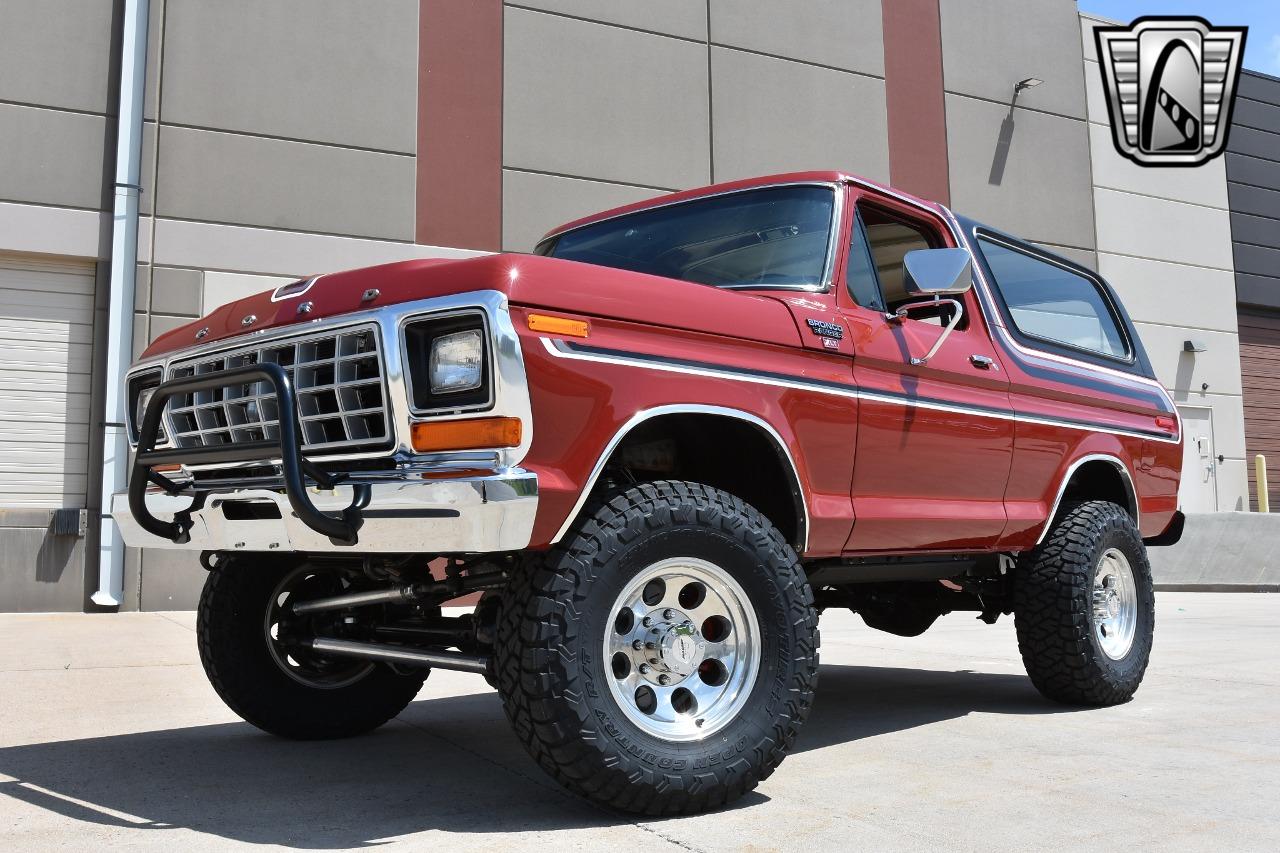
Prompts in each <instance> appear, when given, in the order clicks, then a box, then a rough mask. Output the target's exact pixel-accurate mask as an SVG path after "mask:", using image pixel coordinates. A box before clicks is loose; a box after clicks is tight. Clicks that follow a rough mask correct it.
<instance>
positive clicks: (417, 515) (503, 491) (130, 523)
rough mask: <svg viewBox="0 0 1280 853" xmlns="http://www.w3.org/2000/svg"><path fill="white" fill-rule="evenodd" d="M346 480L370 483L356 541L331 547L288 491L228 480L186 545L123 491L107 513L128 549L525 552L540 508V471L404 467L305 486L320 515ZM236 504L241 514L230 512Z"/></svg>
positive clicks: (196, 519)
mask: <svg viewBox="0 0 1280 853" xmlns="http://www.w3.org/2000/svg"><path fill="white" fill-rule="evenodd" d="M353 484H367V485H368V486H369V488H370V499H369V504H368V506H367V507H365V508H364V509H363V510H362V513H361V514H362V516H363V519H364V521H363V524H362V526H361V527H360V531H359V534H360V535H359V542H358V543H357V544H355V545H335V544H334V543H333V542H331V541H330V540H329V539H328V538H327V537H326V536H324V535H322V534H319V533H317V532H316V531H314V530H312V529H311V528H310V527H308V526H306V525H305V524H303V523H302V521H301V520H300V519H298V517H297V516H295V515H294V514H293V510H292V508H291V507H290V505H289V498H288V496H287V495H285V494H284V493H283V492H282V491H280V490H279V489H278V488H272V487H271V485H272V484H269V483H264V484H262V485H260V486H257V485H255V486H252V487H247V488H246V487H242V486H241V487H237V486H229V487H228V488H227V490H226V491H216V490H215V491H214V492H212V493H211V494H209V495H208V497H207V498H206V499H205V501H204V504H203V506H202V507H201V508H200V509H199V510H197V511H195V512H193V513H192V514H191V519H192V525H191V529H190V541H189V542H186V543H183V544H175V543H174V542H172V541H170V540H168V539H163V538H161V537H159V536H153V535H151V534H150V533H147V532H146V531H145V530H143V529H142V528H141V526H139V525H138V523H137V522H136V521H135V520H134V518H133V515H132V513H131V512H130V511H129V498H128V494H127V493H124V492H120V493H117V494H116V495H114V496H113V498H112V502H111V515H112V517H113V518H115V520H116V522H117V523H118V524H119V525H120V532H121V534H122V535H123V536H124V540H125V542H126V543H128V544H129V545H130V546H132V547H135V548H168V549H177V550H188V551H228V552H235V551H264V552H272V551H276V552H284V551H300V552H304V553H340V554H365V553H396V554H411V553H430V554H440V553H463V552H494V551H518V550H521V549H523V548H526V547H528V545H529V538H530V536H531V535H532V533H533V522H534V517H535V516H536V514H537V510H538V478H537V475H536V474H533V473H532V472H529V471H525V470H523V469H520V468H514V469H510V470H508V471H506V472H504V473H502V474H498V475H495V476H490V477H469V478H457V479H442V480H424V479H423V478H422V477H421V475H418V474H415V473H411V472H403V471H393V472H381V473H379V474H374V475H371V476H363V475H360V476H353V477H352V478H351V479H350V480H347V481H345V482H344V483H343V484H342V485H339V486H338V487H337V488H335V489H333V490H332V491H321V490H319V489H316V488H313V489H311V490H310V492H311V499H312V501H313V502H314V503H315V505H316V507H317V508H318V509H320V510H321V511H324V512H326V513H329V514H332V513H336V512H341V510H342V509H343V508H345V507H346V506H348V505H349V504H350V503H351V500H352V491H353V489H352V485H353ZM146 502H147V508H148V509H149V510H150V511H151V512H153V513H154V514H156V515H158V516H160V517H162V518H165V519H166V520H168V518H169V517H170V516H172V514H173V513H175V512H180V511H182V510H185V509H187V508H188V507H189V506H190V505H191V498H190V497H188V496H186V495H181V494H180V495H169V494H166V493H164V492H162V491H159V490H152V491H148V493H147V496H146ZM273 507H274V509H273ZM241 508H242V509H244V510H245V511H244V512H235V510H236V509H241ZM229 509H230V510H231V512H228V510H229ZM262 510H266V512H263V511H262ZM229 516H242V517H229ZM243 516H253V517H243ZM262 516H267V517H262ZM271 516H278V517H271Z"/></svg>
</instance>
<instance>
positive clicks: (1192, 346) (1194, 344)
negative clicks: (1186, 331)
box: [1182, 340, 1209, 352]
mask: <svg viewBox="0 0 1280 853" xmlns="http://www.w3.org/2000/svg"><path fill="white" fill-rule="evenodd" d="M1208 348H1209V347H1207V346H1205V344H1204V342H1203V341H1192V340H1186V341H1183V342H1182V351H1183V352H1204V351H1205V350H1207V349H1208Z"/></svg>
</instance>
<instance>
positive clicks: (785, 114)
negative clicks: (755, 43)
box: [711, 47, 889, 182]
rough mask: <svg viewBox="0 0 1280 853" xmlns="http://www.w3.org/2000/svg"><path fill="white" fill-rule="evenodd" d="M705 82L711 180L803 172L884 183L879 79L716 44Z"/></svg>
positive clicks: (881, 84) (882, 95) (884, 146)
mask: <svg viewBox="0 0 1280 853" xmlns="http://www.w3.org/2000/svg"><path fill="white" fill-rule="evenodd" d="M711 80H712V91H713V92H714V98H715V102H714V104H713V110H712V113H713V117H714V120H715V133H714V134H713V136H714V145H715V148H714V154H715V179H716V180H717V181H730V180H734V179H736V178H746V177H751V176H753V175H766V174H770V173H776V172H791V171H802V170H807V169H847V170H849V171H852V172H855V173H857V174H860V175H865V176H866V177H869V178H874V179H876V180H879V181H886V182H887V181H888V180H889V143H888V134H889V131H888V118H887V113H886V106H885V89H884V81H883V80H879V79H877V78H874V77H866V76H864V75H861V74H852V73H849V72H847V71H835V70H832V69H829V68H820V67H818V66H816V65H805V64H802V63H799V62H791V61H788V60H785V59H774V58H772V57H768V56H760V55H758V54H752V53H744V52H742V51H739V50H730V49H728V48H721V47H714V48H712V50H711ZM832 104H839V105H840V108H839V109H832Z"/></svg>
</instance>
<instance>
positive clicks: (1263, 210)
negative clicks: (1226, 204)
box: [1227, 183, 1280, 219]
mask: <svg viewBox="0 0 1280 853" xmlns="http://www.w3.org/2000/svg"><path fill="white" fill-rule="evenodd" d="M1227 195H1228V197H1229V198H1230V199H1231V212H1232V213H1249V214H1252V215H1254V216H1267V217H1270V218H1272V219H1280V189H1275V190H1269V189H1264V188H1262V187H1247V186H1245V185H1243V184H1236V183H1228V184H1227Z"/></svg>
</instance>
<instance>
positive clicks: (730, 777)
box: [494, 480, 819, 816]
mask: <svg viewBox="0 0 1280 853" xmlns="http://www.w3.org/2000/svg"><path fill="white" fill-rule="evenodd" d="M583 518H584V521H583V522H581V523H580V524H579V526H578V527H577V528H576V529H575V530H573V531H571V532H570V533H568V534H567V535H566V536H565V537H564V539H563V540H562V542H561V543H560V544H559V545H557V546H556V547H554V548H552V549H551V550H550V551H549V552H547V553H546V554H545V555H530V559H528V560H527V561H526V562H525V564H524V565H523V566H522V567H521V568H520V570H518V571H517V572H516V573H515V575H514V577H513V578H512V580H511V582H510V585H509V587H508V589H507V597H506V600H505V602H504V605H503V608H502V611H501V614H500V617H499V622H498V630H497V642H496V647H495V650H494V651H495V653H494V665H495V675H496V680H497V683H498V690H499V693H500V694H501V696H502V701H503V707H504V709H505V710H506V714H507V717H508V718H509V719H510V721H511V724H512V726H513V727H514V729H515V732H516V736H517V738H518V739H519V740H520V741H521V743H523V744H524V745H525V747H526V749H527V750H528V751H529V754H530V755H531V756H532V757H533V759H534V760H535V761H536V762H537V763H538V765H539V766H540V767H542V769H543V770H544V771H546V772H547V773H548V774H549V775H550V776H551V777H552V778H553V779H555V780H556V781H558V782H559V783H560V784H562V785H563V786H565V787H566V788H568V789H569V790H570V791H572V792H573V793H576V794H578V795H579V796H582V797H585V798H587V799H589V800H592V801H594V802H596V803H598V804H600V805H603V806H606V807H609V808H614V809H618V810H621V811H626V812H632V813H640V814H646V815H655V816H656V815H681V814H697V813H700V812H704V811H708V810H711V809H715V808H718V807H720V806H723V805H725V804H727V803H729V802H732V801H733V800H736V799H737V798H739V797H741V796H742V795H744V794H746V793H747V792H749V791H751V790H752V789H754V788H755V787H756V786H757V785H758V784H759V783H760V782H761V781H762V780H764V779H766V778H768V776H769V775H770V774H771V773H773V771H774V770H775V769H776V768H777V766H778V764H779V763H780V762H781V761H782V759H783V757H784V756H785V755H786V754H787V752H788V750H789V749H790V748H791V746H792V744H794V742H795V739H796V735H797V733H798V732H799V730H800V726H801V724H802V723H803V722H804V720H805V718H806V717H807V716H808V715H809V710H810V708H811V707H812V704H813V694H814V689H815V687H816V684H817V676H818V646H819V635H818V629H817V613H816V611H815V610H814V607H813V592H812V590H811V589H810V587H809V582H808V580H807V578H806V577H805V574H804V570H803V568H802V567H801V565H800V560H799V557H798V556H797V555H796V553H795V551H794V550H793V549H792V548H791V546H790V545H789V544H788V543H787V542H786V540H785V539H784V538H783V536H782V535H781V533H779V532H778V530H777V528H776V527H774V526H773V525H772V524H771V523H770V522H769V520H768V519H766V518H765V517H764V516H763V515H761V514H760V513H759V512H758V511H757V510H756V509H755V508H753V507H751V506H750V505H749V504H747V503H745V502H743V501H742V500H740V499H739V498H737V497H734V496H733V495H731V494H729V493H727V492H723V491H721V490H719V489H715V488H712V487H709V486H705V485H702V484H699V483H691V482H684V481H674V480H664V481H654V482H648V483H643V484H641V485H637V486H634V487H631V488H629V489H625V490H619V491H614V492H612V493H611V494H608V495H605V496H604V497H603V498H602V499H600V500H598V501H597V502H596V503H595V504H593V505H589V506H588V508H587V511H586V512H585V513H584V515H583ZM694 521H697V522H700V523H702V524H708V525H713V526H714V528H715V529H716V530H718V531H719V532H720V533H723V534H726V535H728V536H731V537H734V538H737V539H738V540H739V541H742V542H745V543H750V544H753V545H754V547H756V548H757V549H760V550H761V552H762V557H764V559H766V561H767V563H768V564H770V565H772V566H773V567H774V568H775V571H776V572H777V575H778V577H779V579H781V581H782V588H783V590H784V595H785V598H786V602H787V606H788V607H789V609H790V611H791V621H792V624H793V625H795V626H798V630H797V635H798V636H799V637H800V638H801V641H800V642H798V643H797V644H796V645H795V648H793V649H791V651H790V657H791V658H792V671H791V679H790V684H789V689H788V695H787V698H786V700H785V702H784V703H783V705H782V707H781V710H780V712H779V713H778V715H777V717H776V718H775V720H774V722H773V725H772V728H771V731H770V732H769V733H768V735H767V736H766V737H764V738H762V739H761V740H760V741H759V742H758V743H756V744H754V745H753V746H752V748H750V749H748V750H745V751H744V752H743V753H742V756H746V757H748V759H749V760H743V759H742V758H740V759H739V760H738V761H736V762H733V763H730V764H728V765H722V766H720V767H714V768H711V767H709V768H702V769H699V770H698V771H696V773H694V772H692V771H687V772H686V775H685V776H684V777H683V778H682V777H681V776H680V775H679V774H677V773H664V772H662V771H659V770H655V769H653V768H652V767H650V766H648V765H642V764H640V763H638V762H635V761H633V760H632V757H631V756H630V755H629V754H627V753H626V752H625V751H623V750H620V749H617V748H616V747H614V746H613V743H612V741H611V740H610V739H609V738H608V737H607V736H604V735H601V734H598V733H596V732H594V731H592V730H591V727H590V726H587V725H584V723H583V720H582V718H581V717H580V716H578V715H577V714H574V713H572V712H567V711H563V710H559V708H560V707H561V703H562V702H564V701H565V700H566V699H569V700H572V698H573V697H575V696H576V695H580V691H581V690H582V687H583V684H582V679H581V676H580V675H579V674H578V673H577V667H576V666H570V665H566V664H567V663H569V664H571V663H573V661H572V660H570V659H569V658H571V655H570V654H569V653H568V652H567V648H566V646H567V641H570V640H572V638H574V637H575V636H576V632H577V630H578V625H579V623H578V617H577V605H579V604H580V603H581V601H582V595H581V594H578V593H580V592H582V591H583V590H585V589H587V588H589V587H590V584H591V581H592V579H593V578H594V577H595V576H596V575H597V574H598V573H599V572H600V570H601V569H602V568H603V567H604V566H605V564H606V562H607V560H608V557H609V555H610V554H611V553H612V552H613V550H614V549H615V548H617V547H620V546H622V545H623V544H624V543H626V542H629V541H632V540H634V539H635V538H636V537H637V536H640V535H642V534H644V533H647V532H651V531H656V530H661V529H662V528H663V527H665V526H668V525H670V524H672V523H673V522H674V523H689V522H694ZM579 576H581V580H579ZM611 747H613V748H611Z"/></svg>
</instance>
